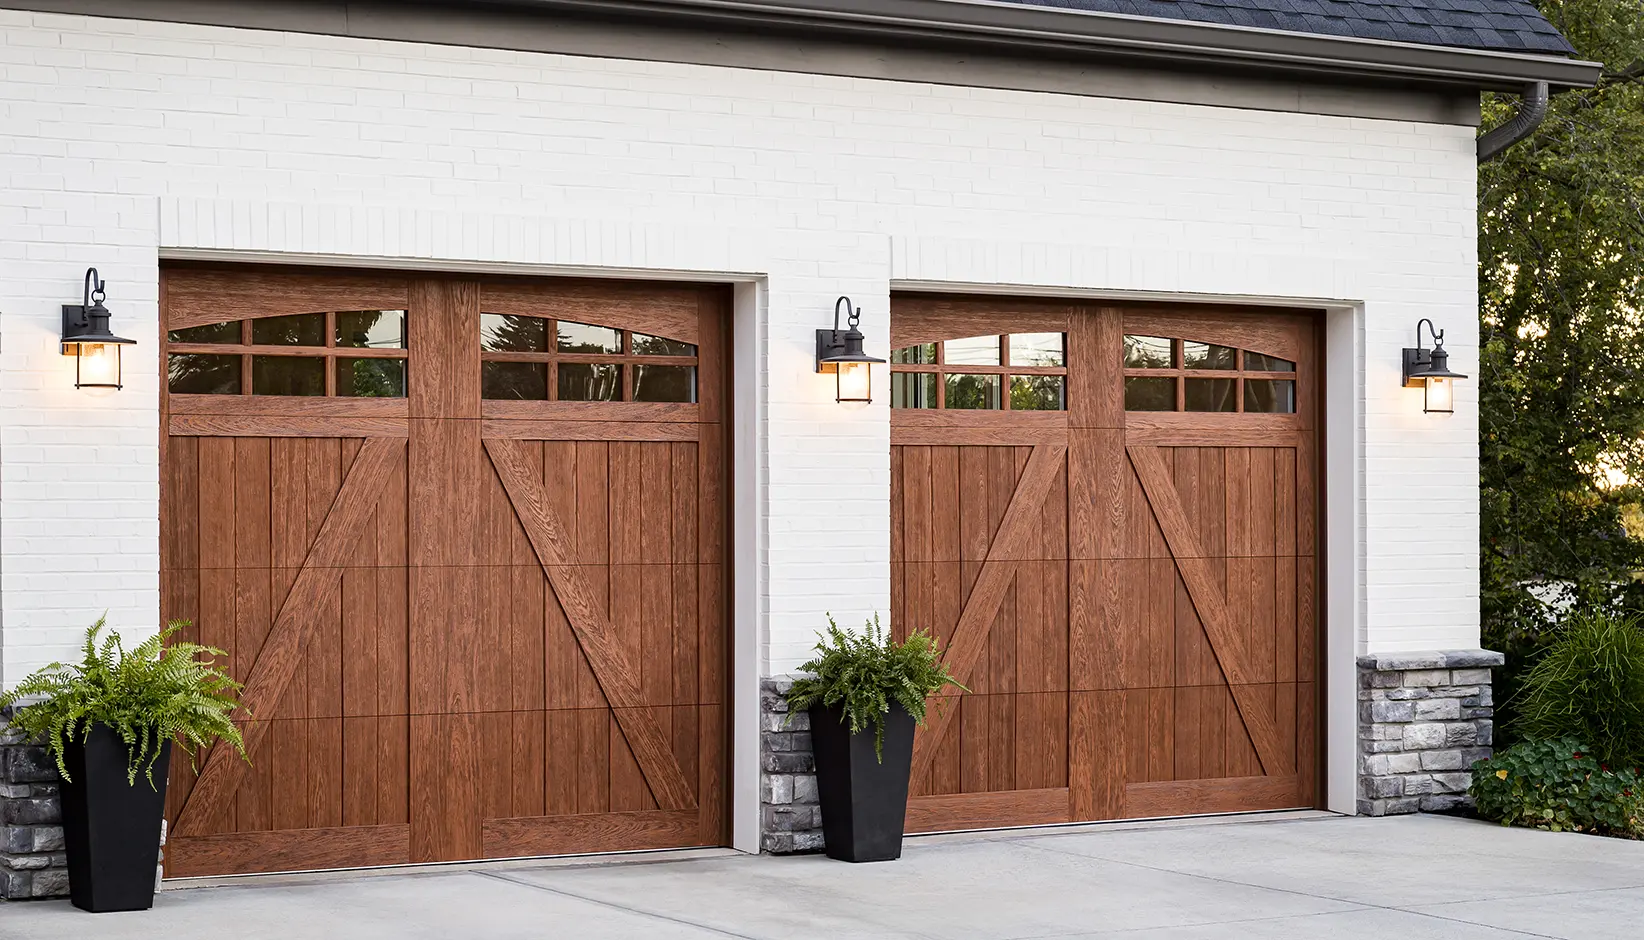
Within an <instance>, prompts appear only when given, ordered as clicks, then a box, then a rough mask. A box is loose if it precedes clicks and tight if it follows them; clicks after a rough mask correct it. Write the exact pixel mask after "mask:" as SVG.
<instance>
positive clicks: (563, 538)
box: [161, 268, 728, 876]
mask: <svg viewBox="0 0 1644 940" xmlns="http://www.w3.org/2000/svg"><path fill="white" fill-rule="evenodd" d="M727 309H728V297H727V295H726V293H725V291H724V290H722V289H720V288H714V287H698V286H690V285H667V284H616V283H600V282H586V281H568V280H567V281H561V280H502V279H496V280H483V281H481V280H472V279H467V280H465V279H457V278H436V277H412V276H395V275H368V274H352V273H337V272H295V273H294V272H281V271H271V270H268V269H221V268H215V269H213V268H173V269H168V270H167V271H165V272H163V282H162V314H163V317H164V322H165V326H166V330H167V341H166V343H165V349H164V350H163V353H162V354H163V355H164V356H165V357H166V365H167V375H168V386H169V388H168V391H167V393H166V394H165V396H164V397H163V399H162V402H163V408H164V413H163V421H164V428H165V434H164V435H163V450H164V453H163V455H162V462H163V467H164V474H163V480H162V495H161V517H162V518H161V521H162V534H161V540H162V549H163V552H162V566H161V582H162V593H163V601H162V606H163V615H164V616H165V617H166V618H168V619H169V618H183V619H187V620H190V621H192V622H193V626H192V627H191V628H190V630H189V637H190V638H191V639H196V640H199V641H201V642H205V643H208V644H211V645H214V646H218V647H221V648H223V649H224V650H226V651H228V653H229V667H230V669H231V670H232V672H233V673H234V674H235V675H236V676H237V677H240V678H241V679H242V680H244V681H245V682H246V690H245V693H244V696H243V698H244V703H245V705H246V707H247V709H248V711H249V715H250V718H249V720H246V721H244V724H243V727H244V729H245V734H246V740H247V742H248V744H249V746H250V750H251V756H252V761H253V764H252V766H251V767H247V766H246V765H245V764H244V763H242V762H241V761H239V760H238V759H236V758H235V757H234V756H233V755H232V754H231V753H230V752H229V751H227V750H226V749H224V748H221V747H219V748H215V749H213V750H212V751H211V753H210V754H209V756H207V757H206V758H205V760H204V762H203V764H202V766H201V768H200V769H199V772H198V775H197V776H196V774H195V772H194V771H192V770H191V769H190V768H188V767H187V766H186V764H181V763H180V764H179V765H178V766H177V767H176V770H175V773H174V775H173V780H172V790H171V792H170V794H169V798H168V799H169V807H168V816H169V819H170V820H171V824H172V829H171V832H172V837H171V840H170V843H169V845H168V847H167V849H166V872H167V874H168V875H170V876H186V875H200V874H214V873H225V872H246V871H274V870H292V869H311V868H335V867H345V866H360V865H385V864H396V863H407V862H429V861H445V860H455V859H474V858H497V857H509V856H526V855H546V854H561V853H577V852H595V851H616V850H629V849H649V848H660V847H671V846H690V845H719V844H722V843H723V842H724V841H725V840H726V838H727V834H726V813H725V800H726V792H725V786H724V767H725V763H726V753H727V746H726V735H725V722H726V718H727V716H726V712H727V704H728V699H727V694H726V688H727V686H726V672H727V670H726V669H725V660H726V655H727V653H726V650H727V645H726V642H725V634H726V615H725V597H726V580H727V577H728V574H727V572H726V569H725V566H724V555H725V525H724V517H725V493H724V481H725V471H724V460H725V431H724V424H723V420H722V419H723V414H724V410H725V402H726V395H727V379H726V376H725V370H724V367H723V363H724V350H725V348H726V335H725V329H726V327H725V323H726V315H727Z"/></svg>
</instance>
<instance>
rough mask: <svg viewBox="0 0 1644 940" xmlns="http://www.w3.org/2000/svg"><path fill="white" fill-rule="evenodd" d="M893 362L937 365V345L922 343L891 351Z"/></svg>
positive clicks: (912, 364) (907, 364)
mask: <svg viewBox="0 0 1644 940" xmlns="http://www.w3.org/2000/svg"><path fill="white" fill-rule="evenodd" d="M891 362H893V363H896V364H898V365H906V366H933V365H935V364H936V344H935V343H920V344H919V345H918V346H903V347H902V348H901V349H894V350H891ZM910 407H911V406H910Z"/></svg>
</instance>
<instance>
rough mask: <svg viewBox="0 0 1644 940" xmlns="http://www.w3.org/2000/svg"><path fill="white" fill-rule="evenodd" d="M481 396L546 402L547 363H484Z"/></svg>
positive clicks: (482, 365)
mask: <svg viewBox="0 0 1644 940" xmlns="http://www.w3.org/2000/svg"><path fill="white" fill-rule="evenodd" d="M480 397H481V398H500V399H505V400H508V401H544V400H546V399H547V398H548V363H546V362H482V363H480Z"/></svg>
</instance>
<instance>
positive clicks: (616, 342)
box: [559, 320, 622, 401]
mask: <svg viewBox="0 0 1644 940" xmlns="http://www.w3.org/2000/svg"><path fill="white" fill-rule="evenodd" d="M559 351H560V352H568V353H620V352H622V331H621V330H613V329H611V328H610V327H608V326H589V325H588V324H586V323H572V322H571V321H569V320H561V321H559ZM572 400H574V401H608V400H609V399H604V398H577V399H572Z"/></svg>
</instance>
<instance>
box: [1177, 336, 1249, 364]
mask: <svg viewBox="0 0 1644 940" xmlns="http://www.w3.org/2000/svg"><path fill="white" fill-rule="evenodd" d="M1182 365H1184V366H1186V367H1187V368H1189V369H1235V368H1238V365H1237V363H1235V362H1234V359H1233V347H1232V346H1217V345H1216V344H1215V343H1195V342H1193V341H1192V340H1183V341H1182Z"/></svg>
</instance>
